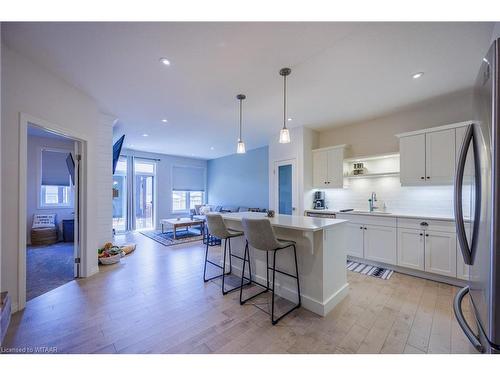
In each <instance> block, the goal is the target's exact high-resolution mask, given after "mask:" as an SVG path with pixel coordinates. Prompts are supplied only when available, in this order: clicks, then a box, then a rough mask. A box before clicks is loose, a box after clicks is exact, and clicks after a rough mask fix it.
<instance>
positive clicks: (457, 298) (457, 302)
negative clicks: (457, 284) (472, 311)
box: [453, 286, 485, 353]
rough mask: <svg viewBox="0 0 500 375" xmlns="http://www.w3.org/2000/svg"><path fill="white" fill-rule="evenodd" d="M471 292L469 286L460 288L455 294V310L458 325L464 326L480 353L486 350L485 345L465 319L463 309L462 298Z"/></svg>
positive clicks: (465, 331)
mask: <svg viewBox="0 0 500 375" xmlns="http://www.w3.org/2000/svg"><path fill="white" fill-rule="evenodd" d="M468 293H469V287H468V286H466V287H465V288H463V289H460V290H459V291H458V293H457V295H456V296H455V299H454V301H453V311H454V312H455V317H456V318H457V321H458V325H459V326H460V328H462V331H464V333H465V336H467V338H468V339H469V341H470V342H471V344H472V345H473V346H474V348H476V350H477V351H478V352H480V353H484V352H485V348H484V346H483V345H482V344H481V342H480V341H479V337H478V336H477V335H476V334H475V333H474V331H473V330H472V329H471V328H470V326H469V324H468V323H467V321H466V320H465V317H464V314H463V311H462V300H463V299H464V297H465V295H466V294H468Z"/></svg>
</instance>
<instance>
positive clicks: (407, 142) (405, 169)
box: [399, 134, 425, 185]
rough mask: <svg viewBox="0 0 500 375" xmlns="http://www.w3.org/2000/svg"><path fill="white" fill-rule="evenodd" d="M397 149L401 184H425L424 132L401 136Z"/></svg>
mask: <svg viewBox="0 0 500 375" xmlns="http://www.w3.org/2000/svg"><path fill="white" fill-rule="evenodd" d="M399 149H400V153H401V158H400V163H401V167H400V169H401V173H400V179H401V184H402V185H420V184H425V134H418V135H411V136H408V137H401V138H400V140H399Z"/></svg>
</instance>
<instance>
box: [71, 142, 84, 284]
mask: <svg viewBox="0 0 500 375" xmlns="http://www.w3.org/2000/svg"><path fill="white" fill-rule="evenodd" d="M81 148H82V144H81V143H80V142H75V146H74V154H73V161H74V163H75V181H73V184H74V187H73V189H74V191H73V206H74V207H73V208H74V224H73V228H74V229H73V230H74V234H73V258H74V260H75V262H74V266H73V276H74V277H80V274H81V273H80V272H81V270H80V265H81V246H80V236H81V233H80V198H81V197H80V191H81V189H80V180H81V174H80V173H81V172H80V170H81V168H80V166H81V155H82V149H81Z"/></svg>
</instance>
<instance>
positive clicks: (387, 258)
mask: <svg viewBox="0 0 500 375" xmlns="http://www.w3.org/2000/svg"><path fill="white" fill-rule="evenodd" d="M363 232H364V236H363V240H364V250H365V258H366V259H370V260H374V261H377V262H383V263H389V264H396V259H397V244H396V238H397V233H396V228H392V227H385V226H379V225H365V226H364V230H363Z"/></svg>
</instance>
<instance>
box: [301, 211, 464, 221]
mask: <svg viewBox="0 0 500 375" xmlns="http://www.w3.org/2000/svg"><path fill="white" fill-rule="evenodd" d="M306 212H318V213H327V214H328V213H331V214H347V215H366V216H382V217H395V218H405V219H428V220H444V221H455V218H454V217H453V216H452V215H441V214H428V213H427V214H426V213H422V214H418V213H409V212H403V211H397V210H394V211H389V212H388V213H384V212H380V211H374V212H368V211H361V210H359V211H357V210H355V211H348V212H340V210H339V209H328V210H306ZM330 220H332V219H330Z"/></svg>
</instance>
